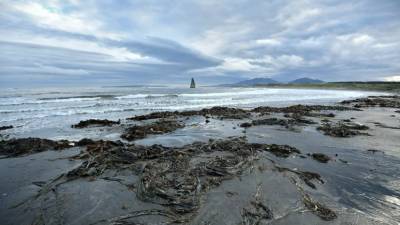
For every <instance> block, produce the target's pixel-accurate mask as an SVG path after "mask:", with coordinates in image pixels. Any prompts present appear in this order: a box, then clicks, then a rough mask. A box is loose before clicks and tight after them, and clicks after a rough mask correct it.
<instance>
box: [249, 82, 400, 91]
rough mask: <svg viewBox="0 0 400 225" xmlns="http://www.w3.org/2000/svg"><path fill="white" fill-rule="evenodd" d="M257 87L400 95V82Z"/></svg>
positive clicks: (269, 85)
mask: <svg viewBox="0 0 400 225" xmlns="http://www.w3.org/2000/svg"><path fill="white" fill-rule="evenodd" d="M255 86H257V87H285V88H317V89H324V88H329V89H349V90H368V91H387V92H396V93H400V82H379V81H377V82H328V83H321V84H268V85H255Z"/></svg>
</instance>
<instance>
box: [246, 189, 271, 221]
mask: <svg viewBox="0 0 400 225" xmlns="http://www.w3.org/2000/svg"><path fill="white" fill-rule="evenodd" d="M241 216H242V224H243V225H254V224H263V223H262V222H263V221H264V222H265V220H270V219H272V218H273V214H272V211H271V210H270V209H269V208H268V207H267V206H265V205H264V204H263V202H262V199H261V186H260V185H258V186H257V192H256V194H255V195H254V200H251V201H250V204H249V205H248V206H247V207H245V208H243V209H242V211H241Z"/></svg>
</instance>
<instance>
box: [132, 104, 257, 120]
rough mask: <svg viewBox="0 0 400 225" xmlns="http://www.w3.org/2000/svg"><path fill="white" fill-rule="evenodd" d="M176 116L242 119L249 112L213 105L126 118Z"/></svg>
mask: <svg viewBox="0 0 400 225" xmlns="http://www.w3.org/2000/svg"><path fill="white" fill-rule="evenodd" d="M178 116H184V117H187V116H205V117H206V118H207V117H210V116H215V117H217V118H219V119H244V118H247V117H249V116H250V113H249V112H248V111H246V110H244V109H238V108H229V107H221V106H215V107H212V108H209V109H201V110H190V111H183V112H178V111H174V112H169V111H166V112H154V113H150V114H147V115H140V116H134V117H131V118H127V119H128V120H139V121H140V120H149V119H161V118H163V119H166V118H170V117H178Z"/></svg>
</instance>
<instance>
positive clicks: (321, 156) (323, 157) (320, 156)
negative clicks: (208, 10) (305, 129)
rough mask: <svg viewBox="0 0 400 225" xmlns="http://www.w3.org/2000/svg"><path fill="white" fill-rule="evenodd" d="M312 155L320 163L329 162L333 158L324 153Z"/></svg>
mask: <svg viewBox="0 0 400 225" xmlns="http://www.w3.org/2000/svg"><path fill="white" fill-rule="evenodd" d="M311 157H312V158H313V159H314V160H316V161H318V162H320V163H327V162H328V161H329V160H331V158H330V157H329V156H327V155H325V154H322V153H313V154H311Z"/></svg>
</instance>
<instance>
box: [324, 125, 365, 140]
mask: <svg viewBox="0 0 400 225" xmlns="http://www.w3.org/2000/svg"><path fill="white" fill-rule="evenodd" d="M368 129H369V127H368V126H366V125H363V124H358V123H352V122H346V121H339V122H337V123H329V122H327V123H323V124H322V125H321V126H319V127H317V130H320V131H322V132H324V134H325V135H329V136H333V137H352V136H355V135H369V134H368V133H364V132H360V131H361V130H368Z"/></svg>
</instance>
